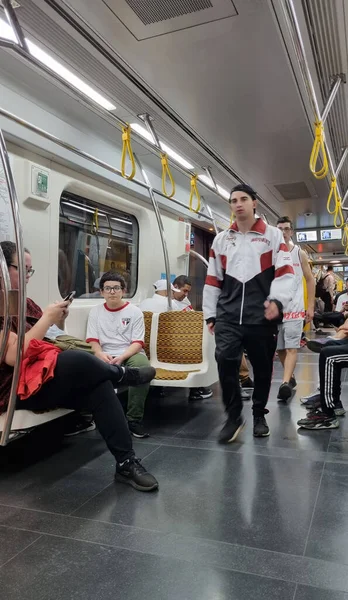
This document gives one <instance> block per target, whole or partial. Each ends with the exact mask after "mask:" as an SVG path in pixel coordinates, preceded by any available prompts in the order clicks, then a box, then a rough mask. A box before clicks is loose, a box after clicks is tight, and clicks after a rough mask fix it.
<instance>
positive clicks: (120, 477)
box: [115, 473, 159, 492]
mask: <svg viewBox="0 0 348 600" xmlns="http://www.w3.org/2000/svg"><path fill="white" fill-rule="evenodd" d="M115 481H118V482H119V483H125V484H127V485H131V486H132V487H133V488H134V489H135V490H138V491H139V492H153V491H155V490H158V487H159V485H158V483H154V484H153V485H152V486H151V487H144V486H142V485H139V484H138V483H135V481H133V480H132V479H128V477H124V476H123V475H120V474H119V473H116V475H115Z"/></svg>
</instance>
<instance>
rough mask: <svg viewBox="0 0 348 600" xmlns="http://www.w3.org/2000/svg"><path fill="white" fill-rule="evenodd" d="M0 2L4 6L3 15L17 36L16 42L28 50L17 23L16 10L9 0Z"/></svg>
mask: <svg viewBox="0 0 348 600" xmlns="http://www.w3.org/2000/svg"><path fill="white" fill-rule="evenodd" d="M2 4H3V7H4V11H5V15H6V18H7V21H8V23H9V25H11V27H12V30H13V32H14V34H15V36H16V38H17V41H18V44H19V45H20V46H21V47H22V48H23V50H25V51H26V52H29V48H28V44H27V42H26V39H25V37H24V34H23V30H22V28H21V26H20V24H19V21H18V19H17V15H16V12H15V10H14V8H13V6H12V4H11V0H2Z"/></svg>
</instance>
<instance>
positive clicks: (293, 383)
mask: <svg viewBox="0 0 348 600" xmlns="http://www.w3.org/2000/svg"><path fill="white" fill-rule="evenodd" d="M289 384H290V385H291V387H292V389H293V390H294V389H295V387H297V381H296V379H295V375H293V376H292V377H291V379H290V381H289Z"/></svg>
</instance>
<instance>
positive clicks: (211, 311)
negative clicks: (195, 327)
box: [203, 234, 224, 320]
mask: <svg viewBox="0 0 348 600" xmlns="http://www.w3.org/2000/svg"><path fill="white" fill-rule="evenodd" d="M220 236H221V234H219V235H217V236H216V237H215V239H214V241H213V245H212V247H211V249H210V252H209V266H208V273H207V277H206V280H205V286H204V288H203V313H204V318H205V319H206V320H207V319H215V317H216V305H217V302H218V299H219V296H220V293H221V288H222V284H223V280H224V271H223V268H222V264H221V257H220V254H219V252H218V248H219V240H220Z"/></svg>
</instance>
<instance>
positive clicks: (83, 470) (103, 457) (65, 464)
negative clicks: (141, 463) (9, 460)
mask: <svg viewBox="0 0 348 600" xmlns="http://www.w3.org/2000/svg"><path fill="white" fill-rule="evenodd" d="M135 448H136V449H139V455H140V456H144V455H146V454H148V453H149V452H152V451H153V450H154V449H155V446H153V445H148V446H145V445H144V444H142V445H141V446H140V445H137V444H136V445H135ZM114 472H115V459H114V458H113V456H112V455H111V454H110V452H109V451H108V450H107V449H106V447H105V443H104V442H103V440H102V439H101V438H100V437H99V436H97V437H94V438H93V439H92V438H86V437H85V438H79V439H71V438H70V439H68V440H67V441H65V442H64V444H63V446H60V448H59V449H57V451H56V452H55V453H54V454H52V455H50V456H46V457H43V458H42V459H41V460H38V461H35V462H33V463H32V464H25V465H23V466H21V465H17V464H14V465H8V467H7V469H6V471H5V472H1V473H0V503H2V504H9V505H14V506H22V507H27V508H30V507H31V508H36V509H41V510H47V511H52V512H57V513H66V514H69V513H70V512H72V511H74V510H76V509H77V508H78V507H79V506H81V505H82V504H83V503H84V502H86V501H87V500H88V499H89V498H92V496H94V495H95V494H97V493H98V492H100V491H101V490H103V489H104V488H105V487H106V486H107V485H109V484H110V483H112V481H113V477H114Z"/></svg>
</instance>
